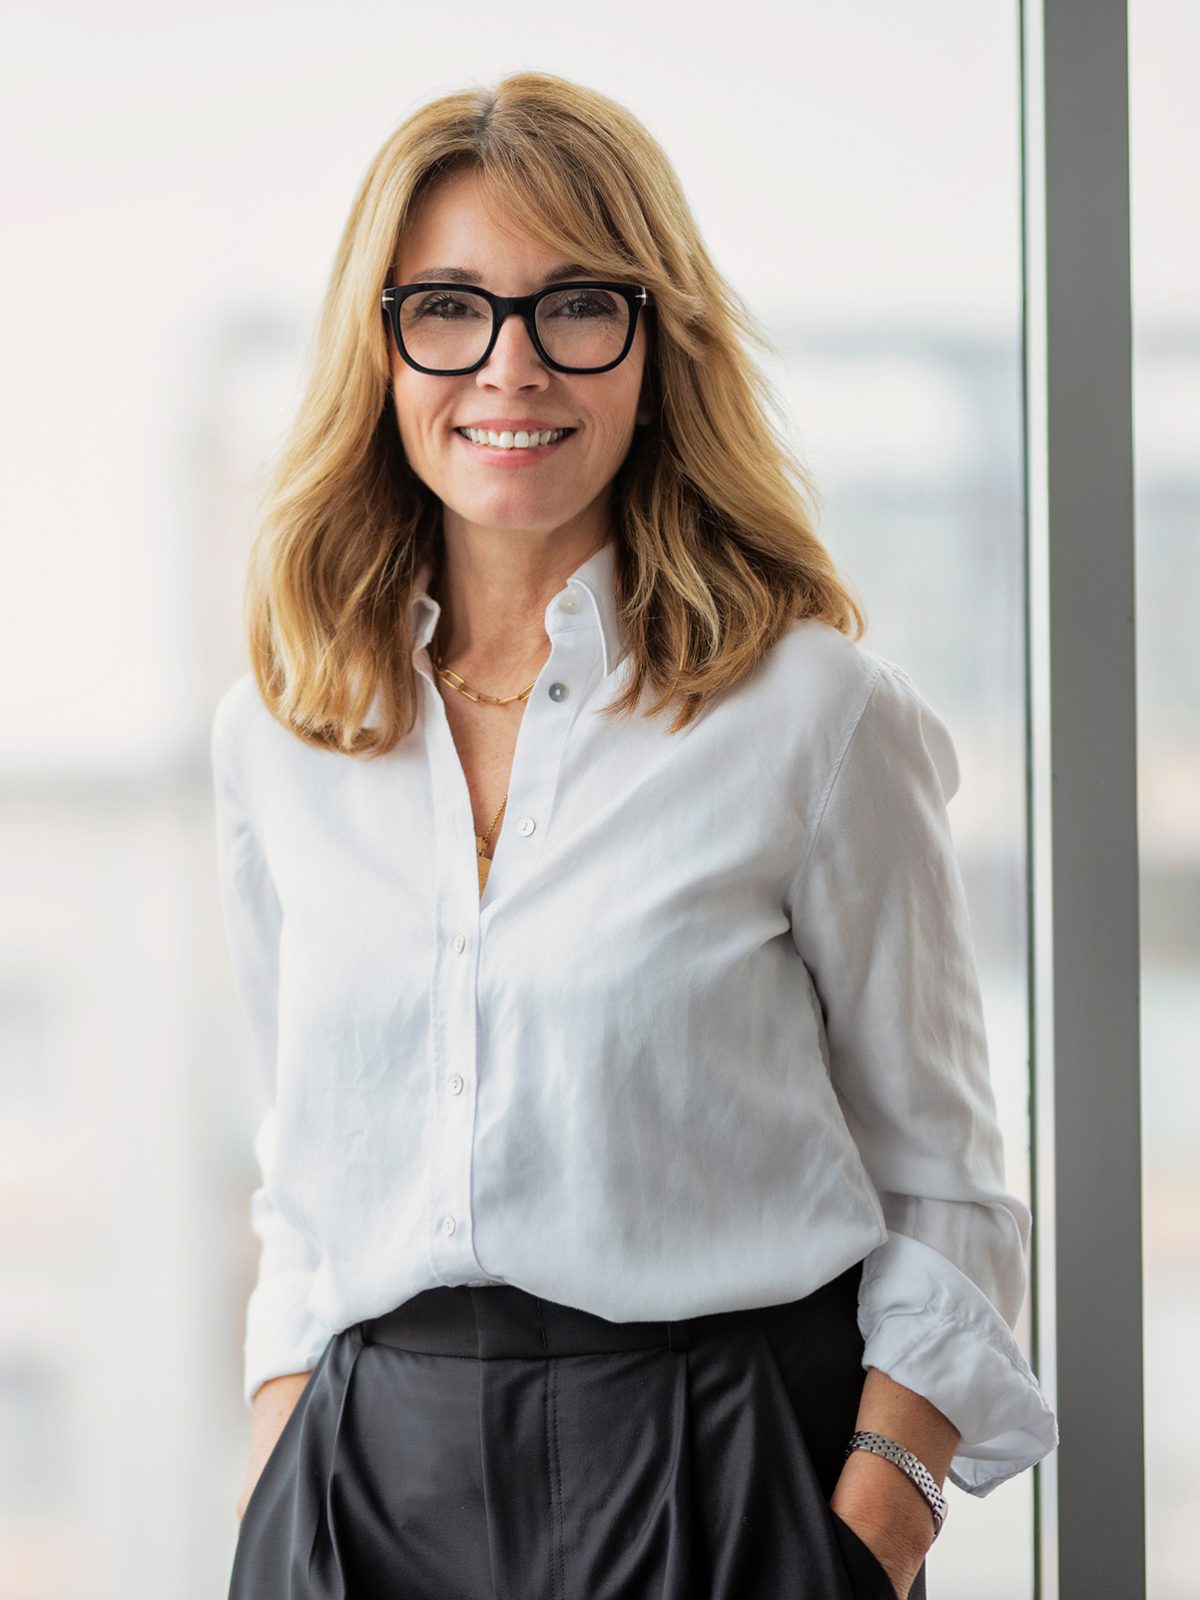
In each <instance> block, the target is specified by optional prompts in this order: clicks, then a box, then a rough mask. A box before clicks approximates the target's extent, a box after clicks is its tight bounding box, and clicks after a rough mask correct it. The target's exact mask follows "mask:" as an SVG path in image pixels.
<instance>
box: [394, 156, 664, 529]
mask: <svg viewBox="0 0 1200 1600" xmlns="http://www.w3.org/2000/svg"><path fill="white" fill-rule="evenodd" d="M566 264H567V263H565V262H563V261H560V259H559V258H558V256H556V255H553V254H547V253H546V251H545V250H543V249H542V248H540V247H539V246H538V245H536V244H534V243H533V242H532V241H530V240H527V239H526V238H524V237H522V236H519V235H516V234H513V233H509V232H507V231H504V230H502V229H501V228H499V227H498V226H497V225H496V224H495V223H494V222H493V221H491V220H490V219H489V217H488V215H487V213H486V212H485V211H484V209H483V206H482V204H481V203H480V200H479V195H478V188H477V179H476V176H475V174H474V173H473V172H471V171H463V172H458V173H453V174H451V175H450V176H448V177H445V178H443V179H441V180H440V181H439V182H438V183H436V184H435V185H434V187H433V188H432V189H430V190H429V192H428V193H427V194H426V195H425V196H424V198H423V199H422V201H421V203H420V205H419V206H418V208H417V209H416V211H415V213H414V214H413V216H412V217H411V219H410V221H409V225H408V226H407V228H406V229H405V233H404V239H403V243H402V247H401V253H400V258H399V260H398V262H397V263H396V269H397V276H396V279H395V281H396V282H397V283H413V282H419V281H420V280H421V279H423V278H428V279H430V280H435V279H439V278H442V279H444V278H446V276H447V273H446V271H445V269H446V268H447V267H453V268H461V269H463V270H464V271H468V272H471V273H473V274H476V275H477V281H478V283H479V284H480V285H481V286H482V287H483V288H485V289H490V290H492V292H493V293H495V294H501V295H520V294H530V293H532V292H533V291H534V290H535V289H540V288H543V287H544V286H545V284H546V281H547V277H548V274H549V273H551V272H552V271H553V270H554V269H555V268H556V267H560V266H564V265H566ZM573 276H576V277H583V278H586V277H593V276H596V274H595V273H593V272H591V271H589V270H583V271H580V272H579V273H576V274H573ZM645 339H646V334H645V322H644V314H643V316H642V317H639V319H638V325H637V331H636V333H635V336H634V340H633V344H632V346H631V347H630V350H629V354H628V355H627V356H626V357H625V359H624V361H622V362H621V363H620V364H619V365H618V366H615V367H612V368H611V369H610V370H609V371H607V372H596V373H589V374H584V375H573V374H571V373H567V372H555V371H553V370H552V369H551V368H550V367H547V366H546V365H545V364H544V362H543V361H542V359H541V357H540V356H539V355H538V353H537V351H536V349H535V348H534V346H533V342H532V340H531V339H530V337H529V330H528V329H527V328H526V326H525V324H524V322H523V321H522V320H521V318H520V317H515V316H514V317H509V318H507V319H506V320H505V321H504V323H503V324H502V325H501V327H500V331H499V334H498V336H497V339H496V344H495V348H494V349H493V350H492V353H491V355H490V356H489V357H488V359H487V361H486V362H485V363H484V365H483V366H482V367H480V368H479V370H478V371H477V372H471V373H468V374H466V375H465V376H464V377H458V378H438V377H430V376H429V375H428V374H426V373H424V372H417V371H415V370H414V368H412V367H410V366H409V365H408V363H407V362H406V361H405V360H404V359H403V358H402V357H401V355H400V352H399V351H398V350H397V349H396V347H395V342H394V340H391V338H390V336H389V344H390V345H391V357H392V392H393V397H394V404H395V410H396V422H397V425H398V426H399V429H400V438H401V441H402V443H403V445H404V452H405V455H406V456H407V458H408V463H409V465H410V466H411V467H412V470H413V471H414V472H415V473H416V474H417V476H418V477H419V478H420V479H421V480H422V482H424V483H425V484H427V485H428V486H429V488H430V489H431V490H432V491H433V493H434V494H436V495H437V496H438V498H439V499H440V500H441V502H442V505H443V507H444V508H445V509H444V523H445V526H446V530H447V532H449V531H450V530H451V528H452V526H453V525H454V524H455V523H457V525H458V526H459V527H462V526H470V527H476V528H489V529H508V530H512V531H516V532H541V533H550V532H554V531H556V530H560V529H564V528H567V527H568V526H569V527H571V528H572V529H574V530H575V531H577V532H579V533H581V534H583V535H584V536H585V537H587V536H591V537H595V538H604V537H607V533H608V526H607V498H608V497H607V490H608V485H609V484H610V483H611V481H612V479H613V476H614V475H615V473H616V472H617V469H618V468H619V467H620V465H621V463H622V461H623V460H624V459H625V456H626V454H627V452H628V450H629V446H630V442H631V440H632V438H633V430H634V425H635V422H637V421H646V420H648V418H647V417H646V416H645V414H642V415H641V416H639V414H638V396H639V393H640V389H641V382H642V371H643V367H644V364H645V352H646V344H645ZM535 426H537V427H541V428H572V429H574V432H573V433H570V434H568V435H567V437H566V438H564V439H562V440H561V441H560V442H558V443H556V444H550V445H548V446H541V447H538V448H535V449H532V450H510V451H501V450H500V449H498V448H494V447H493V448H487V447H481V446H480V445H478V444H473V443H472V442H471V441H470V440H468V439H467V438H466V437H465V436H464V435H463V434H462V433H460V432H458V430H459V429H460V428H481V427H483V428H490V429H491V430H493V431H495V432H497V433H499V432H501V431H502V429H503V428H504V427H509V428H510V429H511V431H513V432H516V431H517V429H518V428H519V427H524V428H525V429H526V430H527V431H529V430H530V429H532V428H533V427H535Z"/></svg>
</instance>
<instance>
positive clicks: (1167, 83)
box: [1129, 0, 1200, 1600]
mask: <svg viewBox="0 0 1200 1600" xmlns="http://www.w3.org/2000/svg"><path fill="white" fill-rule="evenodd" d="M1129 44H1130V124H1131V129H1130V142H1131V164H1132V227H1133V309H1134V448H1135V466H1136V514H1137V586H1138V587H1137V642H1138V656H1137V673H1138V811H1139V818H1138V823H1139V830H1138V831H1139V846H1140V861H1139V865H1140V873H1141V959H1142V971H1141V984H1142V993H1141V1022H1142V1140H1143V1145H1142V1151H1143V1168H1142V1181H1143V1201H1144V1216H1143V1250H1144V1263H1143V1264H1144V1273H1145V1323H1144V1330H1145V1373H1146V1378H1145V1403H1146V1545H1147V1579H1148V1583H1147V1592H1148V1593H1149V1594H1152V1595H1154V1596H1155V1600H1190V1597H1191V1596H1193V1595H1195V1593H1196V1589H1197V1582H1198V1577H1197V1575H1198V1573H1200V1561H1198V1560H1197V1555H1196V1507H1197V1505H1200V1458H1198V1457H1197V1455H1196V1451H1195V1440H1196V1438H1197V1436H1198V1435H1200V1395H1198V1394H1197V1391H1196V1386H1195V1385H1194V1384H1192V1383H1189V1382H1188V1381H1187V1375H1188V1372H1189V1369H1190V1366H1191V1363H1192V1352H1193V1350H1194V1347H1195V1342H1196V1329H1197V1327H1198V1326H1200V1098H1198V1097H1197V1096H1196V1094H1195V1092H1194V1089H1195V1078H1196V1040H1197V1039H1198V1038H1200V630H1197V627H1196V619H1197V616H1198V615H1200V541H1198V540H1197V537H1196V529H1197V527H1198V526H1200V274H1198V273H1197V262H1200V208H1197V206H1196V202H1195V193H1194V191H1195V166H1196V162H1195V152H1196V151H1197V150H1200V110H1198V108H1197V103H1196V94H1195V64H1196V61H1197V60H1198V59H1200V11H1197V9H1196V7H1195V6H1194V5H1190V4H1188V3H1187V0H1135V3H1134V4H1133V5H1131V7H1130V38H1129ZM1185 151H1190V152H1192V158H1191V159H1181V157H1182V153H1183V152H1185Z"/></svg>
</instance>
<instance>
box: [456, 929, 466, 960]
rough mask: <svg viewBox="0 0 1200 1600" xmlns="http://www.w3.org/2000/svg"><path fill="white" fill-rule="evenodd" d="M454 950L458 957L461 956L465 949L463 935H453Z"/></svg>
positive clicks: (464, 936)
mask: <svg viewBox="0 0 1200 1600" xmlns="http://www.w3.org/2000/svg"><path fill="white" fill-rule="evenodd" d="M454 948H455V949H456V950H457V951H458V953H459V955H461V954H462V953H463V951H464V950H465V949H466V948H467V936H466V934H465V933H456V934H455V935H454Z"/></svg>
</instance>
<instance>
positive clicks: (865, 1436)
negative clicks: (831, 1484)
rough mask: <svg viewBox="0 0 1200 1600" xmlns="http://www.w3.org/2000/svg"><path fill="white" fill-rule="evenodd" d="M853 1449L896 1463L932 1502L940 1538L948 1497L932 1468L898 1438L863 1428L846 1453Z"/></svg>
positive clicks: (935, 1529) (936, 1532)
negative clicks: (865, 1451) (869, 1452)
mask: <svg viewBox="0 0 1200 1600" xmlns="http://www.w3.org/2000/svg"><path fill="white" fill-rule="evenodd" d="M852 1450H870V1451H871V1452H872V1453H873V1454H874V1455H877V1456H883V1457H885V1458H886V1459H887V1460H888V1461H891V1462H894V1464H895V1465H896V1466H898V1467H899V1468H900V1471H901V1472H903V1473H904V1474H905V1476H906V1477H909V1478H911V1479H912V1481H913V1482H914V1483H915V1484H916V1486H917V1488H918V1489H919V1490H920V1491H921V1493H922V1494H923V1495H924V1496H925V1498H926V1500H928V1502H929V1509H930V1511H932V1512H933V1537H934V1538H935V1539H936V1538H937V1536H938V1534H939V1533H941V1531H942V1523H943V1522H945V1520H946V1516H947V1514H948V1512H949V1509H950V1508H949V1506H948V1505H947V1504H946V1497H945V1495H944V1494H943V1493H942V1491H941V1490H940V1489H939V1488H938V1486H937V1479H936V1478H935V1477H934V1476H933V1473H932V1472H930V1470H929V1468H928V1467H927V1466H925V1464H924V1463H923V1462H922V1461H920V1460H919V1459H918V1458H917V1457H916V1456H915V1455H913V1453H912V1451H911V1450H906V1449H905V1448H904V1446H903V1445H902V1444H897V1443H896V1441H895V1440H894V1439H887V1438H885V1437H884V1436H883V1434H882V1433H872V1432H871V1430H870V1429H869V1428H860V1429H859V1431H858V1432H857V1433H852V1434H851V1435H850V1443H849V1444H848V1445H847V1446H846V1454H847V1455H849V1454H850V1452H851V1451H852Z"/></svg>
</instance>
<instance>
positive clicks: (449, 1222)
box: [442, 1217, 454, 1233]
mask: <svg viewBox="0 0 1200 1600" xmlns="http://www.w3.org/2000/svg"><path fill="white" fill-rule="evenodd" d="M442 1232H443V1233H453V1232H454V1218H453V1217H443V1218H442Z"/></svg>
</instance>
